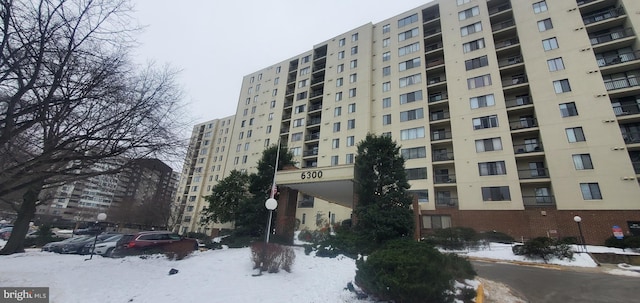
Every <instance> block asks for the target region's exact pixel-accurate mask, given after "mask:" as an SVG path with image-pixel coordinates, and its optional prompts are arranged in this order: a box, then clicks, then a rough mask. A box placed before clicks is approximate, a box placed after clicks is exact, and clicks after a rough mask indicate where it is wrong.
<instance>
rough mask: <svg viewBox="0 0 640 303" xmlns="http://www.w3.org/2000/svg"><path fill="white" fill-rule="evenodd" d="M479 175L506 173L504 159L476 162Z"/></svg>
mask: <svg viewBox="0 0 640 303" xmlns="http://www.w3.org/2000/svg"><path fill="white" fill-rule="evenodd" d="M478 171H479V172H480V176H495V175H506V174H507V169H506V167H505V165H504V161H495V162H483V163H478Z"/></svg>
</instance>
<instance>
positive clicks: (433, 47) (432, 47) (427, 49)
mask: <svg viewBox="0 0 640 303" xmlns="http://www.w3.org/2000/svg"><path fill="white" fill-rule="evenodd" d="M442 47H443V45H442V42H438V43H433V44H429V45H427V46H425V47H424V51H425V53H428V52H432V51H435V50H439V49H442Z"/></svg>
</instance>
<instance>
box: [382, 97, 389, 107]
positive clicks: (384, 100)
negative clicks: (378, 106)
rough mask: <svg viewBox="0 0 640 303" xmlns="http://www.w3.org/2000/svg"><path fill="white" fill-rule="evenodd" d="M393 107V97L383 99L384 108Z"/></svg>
mask: <svg viewBox="0 0 640 303" xmlns="http://www.w3.org/2000/svg"><path fill="white" fill-rule="evenodd" d="M389 107H391V98H389V97H387V98H384V99H382V108H389Z"/></svg>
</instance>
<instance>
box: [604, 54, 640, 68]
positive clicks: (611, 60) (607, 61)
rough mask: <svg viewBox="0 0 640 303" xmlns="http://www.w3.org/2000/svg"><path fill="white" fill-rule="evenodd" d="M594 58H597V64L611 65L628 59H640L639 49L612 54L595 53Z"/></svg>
mask: <svg viewBox="0 0 640 303" xmlns="http://www.w3.org/2000/svg"><path fill="white" fill-rule="evenodd" d="M596 58H598V66H599V67H604V66H612V65H617V64H622V63H625V62H629V61H636V60H639V59H640V51H633V52H626V53H621V54H617V55H613V56H604V57H603V56H600V55H599V54H596Z"/></svg>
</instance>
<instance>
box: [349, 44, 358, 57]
mask: <svg viewBox="0 0 640 303" xmlns="http://www.w3.org/2000/svg"><path fill="white" fill-rule="evenodd" d="M357 53H358V47H357V46H354V47H352V48H351V55H355V54H357Z"/></svg>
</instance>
